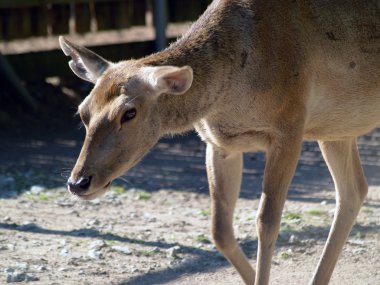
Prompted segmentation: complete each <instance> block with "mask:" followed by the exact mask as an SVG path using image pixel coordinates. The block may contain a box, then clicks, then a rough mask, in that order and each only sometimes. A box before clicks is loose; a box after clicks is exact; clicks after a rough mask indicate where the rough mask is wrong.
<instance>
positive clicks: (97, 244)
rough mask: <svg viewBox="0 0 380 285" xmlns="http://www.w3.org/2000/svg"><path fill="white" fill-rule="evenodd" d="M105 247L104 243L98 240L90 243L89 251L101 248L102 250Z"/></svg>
mask: <svg viewBox="0 0 380 285" xmlns="http://www.w3.org/2000/svg"><path fill="white" fill-rule="evenodd" d="M105 246H106V243H105V242H104V241H103V240H101V239H98V240H94V241H93V242H91V244H90V249H93V250H100V249H101V248H103V247H105Z"/></svg>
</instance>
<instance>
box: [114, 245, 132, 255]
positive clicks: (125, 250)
mask: <svg viewBox="0 0 380 285" xmlns="http://www.w3.org/2000/svg"><path fill="white" fill-rule="evenodd" d="M111 248H112V249H113V250H114V251H117V252H120V253H124V254H127V255H129V254H132V251H131V250H130V249H129V247H127V246H118V245H114V246H112V247H111Z"/></svg>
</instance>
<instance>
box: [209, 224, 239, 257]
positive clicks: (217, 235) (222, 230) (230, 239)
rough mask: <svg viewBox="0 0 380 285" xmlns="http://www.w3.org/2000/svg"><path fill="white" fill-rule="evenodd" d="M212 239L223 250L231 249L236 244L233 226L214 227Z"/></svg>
mask: <svg viewBox="0 0 380 285" xmlns="http://www.w3.org/2000/svg"><path fill="white" fill-rule="evenodd" d="M211 234H212V240H213V241H214V244H215V246H216V248H217V249H218V250H219V251H221V252H228V251H231V250H232V249H233V248H234V247H235V244H236V240H235V237H234V235H233V231H232V227H218V226H215V227H213V228H212V232H211Z"/></svg>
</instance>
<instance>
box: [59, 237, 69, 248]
mask: <svg viewBox="0 0 380 285" xmlns="http://www.w3.org/2000/svg"><path fill="white" fill-rule="evenodd" d="M66 244H67V240H65V239H62V240H60V241H59V245H58V247H64V246H65V245H66Z"/></svg>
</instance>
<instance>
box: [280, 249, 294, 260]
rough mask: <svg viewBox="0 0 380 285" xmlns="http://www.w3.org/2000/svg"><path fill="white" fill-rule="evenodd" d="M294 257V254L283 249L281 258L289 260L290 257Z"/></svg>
mask: <svg viewBox="0 0 380 285" xmlns="http://www.w3.org/2000/svg"><path fill="white" fill-rule="evenodd" d="M291 257H292V254H291V253H289V252H287V251H283V252H281V259H283V260H288V259H289V258H291Z"/></svg>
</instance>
